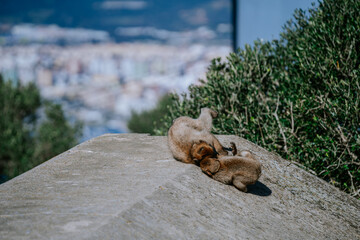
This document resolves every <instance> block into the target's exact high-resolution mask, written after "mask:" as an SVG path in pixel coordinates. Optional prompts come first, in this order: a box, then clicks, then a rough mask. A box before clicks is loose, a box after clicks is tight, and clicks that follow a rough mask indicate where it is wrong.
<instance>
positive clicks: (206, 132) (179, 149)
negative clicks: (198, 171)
mask: <svg viewBox="0 0 360 240" xmlns="http://www.w3.org/2000/svg"><path fill="white" fill-rule="evenodd" d="M215 117H217V112H215V111H214V110H211V109H210V108H202V109H201V113H200V116H199V117H198V118H197V119H193V118H190V117H185V116H183V117H179V118H177V119H175V120H174V122H173V124H172V126H171V127H170V129H169V131H168V143H169V148H170V150H171V153H172V154H173V156H174V158H175V159H176V160H178V161H181V162H184V163H195V161H194V160H193V157H192V156H191V148H192V145H193V144H194V143H198V142H199V141H200V140H202V141H205V142H207V143H209V144H211V145H212V146H214V148H215V150H216V151H217V152H218V153H219V154H220V155H227V154H228V153H227V151H226V150H228V151H229V150H231V149H229V148H225V147H223V146H222V145H221V144H220V142H219V140H218V139H217V138H216V137H215V136H214V135H213V134H211V128H212V119H213V118H215Z"/></svg>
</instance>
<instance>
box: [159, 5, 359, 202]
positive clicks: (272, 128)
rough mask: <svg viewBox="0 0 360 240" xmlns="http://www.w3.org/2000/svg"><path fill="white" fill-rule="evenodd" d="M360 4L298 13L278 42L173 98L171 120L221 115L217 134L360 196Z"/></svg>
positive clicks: (237, 58)
mask: <svg viewBox="0 0 360 240" xmlns="http://www.w3.org/2000/svg"><path fill="white" fill-rule="evenodd" d="M359 29H360V1H357V0H344V1H337V0H325V1H324V2H320V3H319V6H318V7H315V6H313V8H312V9H309V10H308V11H303V10H296V11H295V13H294V19H293V20H290V21H289V22H287V24H286V25H285V26H284V27H283V32H282V33H281V36H280V38H279V39H278V40H274V41H272V42H260V41H256V42H255V43H254V45H253V46H252V47H250V46H249V45H246V46H245V49H240V50H239V51H238V52H237V53H231V54H230V55H229V56H228V57H227V60H226V61H224V62H222V61H221V60H220V59H214V60H213V61H212V63H211V66H210V67H209V69H208V72H207V80H206V81H203V85H202V86H190V88H189V94H188V95H185V94H184V95H182V96H178V95H173V96H172V99H173V100H172V102H171V103H170V104H169V114H168V115H166V116H165V117H164V118H163V120H162V123H163V125H161V126H160V127H159V128H157V129H156V133H158V134H166V131H167V129H168V128H169V127H170V125H171V123H172V120H173V119H175V118H176V117H179V116H181V115H187V116H192V117H195V116H197V115H198V113H199V110H200V108H202V107H211V108H213V109H215V110H216V111H218V112H219V117H218V118H217V119H216V120H215V121H214V132H215V133H218V134H236V135H238V136H241V137H244V138H246V139H248V140H250V141H253V142H255V143H257V144H259V145H261V146H263V147H265V148H266V149H268V150H270V151H275V152H277V153H279V154H280V155H281V156H282V157H284V158H287V159H289V160H291V161H294V162H298V163H299V165H300V166H304V168H306V169H308V170H311V171H313V172H314V173H315V174H316V175H318V176H319V177H321V178H323V179H325V180H327V181H329V182H330V183H332V184H333V185H335V186H338V187H339V188H341V189H343V190H345V191H346V192H348V193H351V194H352V195H353V196H357V197H360V159H359V158H360V30H359Z"/></svg>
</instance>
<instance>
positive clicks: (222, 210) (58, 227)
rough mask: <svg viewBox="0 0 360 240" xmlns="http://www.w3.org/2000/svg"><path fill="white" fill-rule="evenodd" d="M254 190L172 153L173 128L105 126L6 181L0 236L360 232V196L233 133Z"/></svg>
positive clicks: (0, 194)
mask: <svg viewBox="0 0 360 240" xmlns="http://www.w3.org/2000/svg"><path fill="white" fill-rule="evenodd" d="M218 137H219V139H220V141H221V142H222V143H224V144H225V145H229V143H230V141H234V142H235V143H236V144H237V146H238V149H239V150H245V149H246V150H250V151H252V152H253V153H254V154H255V155H256V156H257V157H258V158H259V160H260V161H261V162H262V164H263V171H262V172H263V174H262V176H261V177H260V179H259V181H258V182H257V183H256V184H255V185H253V186H252V187H250V188H249V193H243V192H240V191H238V190H237V189H236V188H234V187H233V186H228V185H224V184H222V183H220V182H217V181H214V180H213V179H211V178H209V177H207V176H206V175H205V174H203V173H202V172H201V170H200V169H199V168H198V167H197V166H195V165H189V164H184V163H180V162H177V161H175V160H174V159H173V158H172V156H171V154H170V152H169V150H168V147H167V141H166V137H153V136H148V135H145V134H108V135H103V136H101V137H97V138H94V139H92V140H90V141H88V142H85V143H83V144H80V145H79V146H77V147H75V148H73V149H70V150H69V151H67V152H65V153H63V154H61V155H59V156H57V157H55V158H53V159H51V160H49V161H47V162H46V163H44V164H42V165H40V166H38V167H36V168H34V169H33V170H31V171H29V172H26V173H25V174H22V175H20V176H19V177H17V178H15V179H13V180H11V181H9V182H6V183H4V184H2V185H0V239H360V225H359V223H360V201H359V200H357V199H355V198H352V197H350V196H349V195H347V194H345V193H343V192H341V191H339V190H338V189H336V188H334V187H333V186H331V185H329V184H328V183H326V182H324V181H323V180H321V179H319V178H317V177H315V176H313V175H312V174H310V173H308V172H305V171H304V170H302V169H300V168H299V167H297V166H295V165H294V164H292V163H290V162H288V161H285V160H283V159H281V158H280V157H278V156H277V155H275V154H272V153H269V152H267V151H266V150H264V149H262V148H260V147H258V146H256V145H254V144H252V143H250V142H248V141H246V140H244V139H242V138H238V137H236V136H218Z"/></svg>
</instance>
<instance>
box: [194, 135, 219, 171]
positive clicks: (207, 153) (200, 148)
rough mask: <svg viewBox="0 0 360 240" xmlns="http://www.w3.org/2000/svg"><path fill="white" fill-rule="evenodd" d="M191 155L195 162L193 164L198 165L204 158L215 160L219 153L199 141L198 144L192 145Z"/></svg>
mask: <svg viewBox="0 0 360 240" xmlns="http://www.w3.org/2000/svg"><path fill="white" fill-rule="evenodd" d="M191 155H192V158H193V159H194V160H195V163H197V165H199V162H201V161H202V160H203V159H204V158H206V157H213V158H216V157H217V156H218V155H219V153H218V152H217V151H216V150H215V148H214V146H212V145H211V144H209V143H207V142H205V141H203V140H200V141H199V142H198V143H194V144H193V145H192V148H191Z"/></svg>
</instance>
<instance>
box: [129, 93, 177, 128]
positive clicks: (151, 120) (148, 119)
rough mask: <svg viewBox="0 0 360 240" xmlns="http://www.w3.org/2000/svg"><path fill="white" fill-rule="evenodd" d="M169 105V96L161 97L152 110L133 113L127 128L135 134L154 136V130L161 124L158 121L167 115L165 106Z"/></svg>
mask: <svg viewBox="0 0 360 240" xmlns="http://www.w3.org/2000/svg"><path fill="white" fill-rule="evenodd" d="M170 103H171V96H170V95H165V96H163V97H162V98H161V99H160V100H159V102H158V104H157V106H156V107H155V108H154V109H151V110H148V111H143V112H141V113H137V112H135V111H133V112H132V113H131V118H130V120H129V121H128V124H127V126H128V128H129V130H130V131H131V132H135V133H149V134H151V135H154V134H155V132H154V129H156V128H159V127H160V124H161V122H159V121H158V119H160V118H162V117H164V116H165V115H166V114H168V113H169V111H168V108H167V106H168V105H169V104H170Z"/></svg>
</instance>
